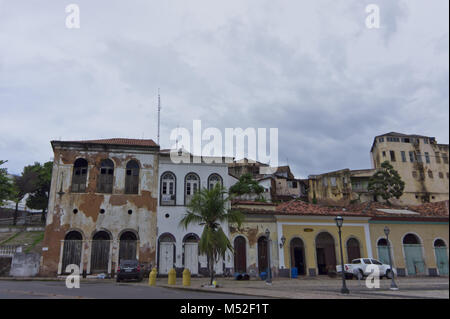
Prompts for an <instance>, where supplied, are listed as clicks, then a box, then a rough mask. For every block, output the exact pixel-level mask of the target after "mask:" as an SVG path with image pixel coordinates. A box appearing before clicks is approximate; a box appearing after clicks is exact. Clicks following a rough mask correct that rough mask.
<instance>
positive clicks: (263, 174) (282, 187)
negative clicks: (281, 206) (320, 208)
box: [228, 158, 308, 202]
mask: <svg viewBox="0 0 450 319" xmlns="http://www.w3.org/2000/svg"><path fill="white" fill-rule="evenodd" d="M228 172H229V174H230V175H231V176H233V177H235V178H237V179H239V177H241V176H242V175H243V174H251V175H252V177H253V179H255V180H256V181H257V182H258V184H259V185H261V186H262V187H264V193H263V194H262V197H263V198H264V199H265V200H267V201H269V202H283V201H289V200H292V199H303V200H306V199H307V191H308V190H307V189H308V182H307V181H306V180H303V179H299V178H295V176H294V174H292V172H291V169H290V167H289V166H287V165H286V166H278V167H275V168H273V167H270V166H269V165H267V164H263V163H260V162H256V161H250V160H248V159H246V158H244V159H242V160H239V161H234V162H233V163H231V164H229V166H228ZM244 197H245V198H244ZM254 197H255V196H253V197H252V196H243V198H242V199H246V200H247V199H255V198H254Z"/></svg>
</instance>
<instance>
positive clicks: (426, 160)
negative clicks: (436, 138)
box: [425, 152, 430, 164]
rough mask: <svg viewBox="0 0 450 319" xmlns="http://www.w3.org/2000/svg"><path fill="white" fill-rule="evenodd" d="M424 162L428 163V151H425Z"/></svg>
mask: <svg viewBox="0 0 450 319" xmlns="http://www.w3.org/2000/svg"><path fill="white" fill-rule="evenodd" d="M425 162H427V163H428V164H429V163H430V154H428V152H425Z"/></svg>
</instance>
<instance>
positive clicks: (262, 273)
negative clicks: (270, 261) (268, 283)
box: [259, 271, 267, 280]
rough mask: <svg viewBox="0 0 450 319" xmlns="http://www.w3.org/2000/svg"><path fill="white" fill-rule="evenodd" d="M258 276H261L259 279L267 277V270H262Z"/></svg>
mask: <svg viewBox="0 0 450 319" xmlns="http://www.w3.org/2000/svg"><path fill="white" fill-rule="evenodd" d="M259 278H261V280H266V279H267V272H265V271H263V272H261V273H260V274H259Z"/></svg>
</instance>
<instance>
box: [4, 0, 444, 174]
mask: <svg viewBox="0 0 450 319" xmlns="http://www.w3.org/2000/svg"><path fill="white" fill-rule="evenodd" d="M77 3H78V4H79V6H80V13H81V28H80V29H78V30H74V29H72V30H69V29H66V28H65V26H64V19H65V16H66V13H65V11H64V8H65V7H64V5H63V4H60V3H58V2H55V1H45V2H44V1H40V2H39V6H31V5H28V2H22V1H13V2H12V1H7V2H6V1H3V2H0V8H1V10H0V47H1V48H2V50H0V108H1V117H0V158H1V159H7V160H9V162H8V164H7V167H8V169H9V170H10V171H11V172H14V173H17V172H19V171H20V170H21V169H22V167H23V166H24V165H27V164H31V163H33V162H34V161H46V160H48V159H49V158H50V157H51V156H52V151H51V147H50V143H49V141H50V140H52V139H59V138H62V139H66V140H70V139H88V138H107V137H134V138H142V137H145V138H154V139H156V115H157V114H156V103H157V90H158V88H160V89H161V94H162V106H163V108H162V114H161V119H162V132H161V144H162V146H163V147H169V146H171V143H170V141H169V135H170V132H171V130H172V129H175V128H176V127H177V125H179V126H180V127H186V128H188V129H190V130H192V120H194V119H200V120H202V125H203V128H206V127H217V128H219V129H221V130H222V131H223V130H224V128H226V127H231V128H235V127H242V128H246V127H254V128H258V127H266V128H270V127H277V128H279V159H280V161H281V164H284V162H285V161H286V160H288V162H289V164H290V165H291V167H292V169H293V171H294V173H295V174H296V175H297V176H299V177H306V176H307V175H309V174H314V173H321V172H325V171H330V170H335V169H341V168H345V167H348V168H367V167H370V165H371V163H370V158H369V150H370V146H371V143H372V141H373V138H374V136H376V135H379V134H382V133H385V132H389V131H400V132H404V133H416V134H424V135H430V136H436V137H437V139H438V142H440V143H448V126H449V123H448V113H449V112H448V111H449V109H448V102H449V101H448V85H449V83H448V72H449V67H448V31H447V30H448V10H444V9H446V8H447V9H448V3H447V2H446V1H444V0H441V1H434V2H432V3H423V2H420V1H394V2H393V1H387V0H386V1H382V0H379V1H375V0H374V1H350V0H348V1H344V2H339V3H337V2H336V1H325V0H322V1H314V2H308V3H305V2H300V1H293V0H282V1H277V2H273V1H267V0H266V1H256V0H255V1H248V2H245V3H243V2H242V1H227V2H220V3H218V2H214V3H213V2H211V1H206V0H195V1H194V0H193V1H189V3H187V2H185V1H175V0H172V1H165V2H156V1H147V2H142V1H128V2H126V3H125V2H118V1H117V2H111V1H96V2H92V1H78V2H77ZM368 3H377V4H379V5H380V10H381V11H380V14H381V24H382V28H381V29H380V30H374V29H367V28H366V27H365V17H366V13H365V10H364V9H365V5H366V4H368Z"/></svg>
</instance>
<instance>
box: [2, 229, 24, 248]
mask: <svg viewBox="0 0 450 319" xmlns="http://www.w3.org/2000/svg"><path fill="white" fill-rule="evenodd" d="M20 234H21V233H20V232H18V233H15V234H14V235H12V236H11V237H9V238H7V239H6V240H4V241H2V242H0V245H4V244H6V243H8V242H10V241H12V240H14V239H15V238H16V237H17V236H19V235H20Z"/></svg>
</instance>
